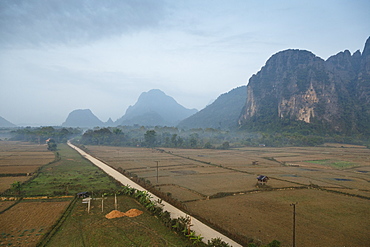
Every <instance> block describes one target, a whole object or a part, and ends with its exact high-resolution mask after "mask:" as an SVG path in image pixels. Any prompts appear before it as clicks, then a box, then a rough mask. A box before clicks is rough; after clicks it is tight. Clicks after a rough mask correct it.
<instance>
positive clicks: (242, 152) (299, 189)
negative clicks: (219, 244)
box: [88, 144, 370, 246]
mask: <svg viewBox="0 0 370 247" xmlns="http://www.w3.org/2000/svg"><path fill="white" fill-rule="evenodd" d="M88 149H89V152H90V153H92V154H93V155H95V156H96V157H98V158H100V159H102V160H104V161H105V162H107V163H108V164H110V165H111V166H113V167H116V168H120V169H122V170H126V171H127V172H130V173H131V174H136V175H137V176H139V177H141V178H143V179H145V180H146V181H148V180H149V181H150V182H151V184H152V185H155V186H156V187H157V188H159V189H160V190H161V191H162V192H165V193H170V194H171V196H172V197H173V198H176V199H177V200H179V201H182V202H183V203H185V205H186V207H187V209H188V210H189V211H190V212H191V213H192V214H194V215H199V216H201V217H202V218H205V219H206V220H209V221H210V222H212V223H214V224H216V225H218V226H220V227H222V228H224V229H226V230H227V231H229V232H231V233H235V234H242V235H244V236H247V237H250V238H254V239H260V240H261V241H262V242H263V243H264V244H266V243H268V242H270V241H271V240H273V239H277V240H280V241H282V242H283V246H291V227H292V226H291V225H292V223H291V222H292V207H290V206H289V205H290V203H293V202H298V205H297V210H299V211H298V212H299V213H298V214H297V220H298V219H299V217H298V216H300V223H297V224H299V228H298V230H299V231H298V232H300V233H301V235H300V236H299V235H297V245H298V246H315V245H316V244H317V243H320V244H319V245H320V246H363V244H362V243H365V242H368V240H369V238H368V237H367V232H368V231H369V230H370V229H369V227H370V222H369V220H366V226H364V225H363V224H356V222H363V218H367V219H368V218H369V217H367V215H368V213H367V212H369V211H370V206H369V205H370V203H369V200H370V149H367V148H365V147H362V146H354V145H350V146H346V145H340V146H337V145H331V144H327V145H326V146H322V147H289V148H268V147H246V148H239V149H230V150H205V149H165V152H162V151H156V150H152V149H146V148H119V147H104V146H88ZM156 161H158V166H159V169H158V183H157V176H156V175H157V169H156ZM315 161H316V162H315ZM261 174H262V175H267V176H268V177H269V178H270V180H269V181H268V183H267V184H266V185H265V186H259V187H256V182H257V180H256V177H257V176H258V175H261ZM310 188H311V189H310ZM312 188H320V189H322V190H319V189H312ZM348 195H351V196H348ZM208 196H209V197H210V198H211V199H209V200H207V198H208ZM220 197H221V198H220ZM225 212H228V213H227V214H225ZM298 232H297V234H298ZM298 236H299V237H298ZM298 238H299V241H298Z"/></svg>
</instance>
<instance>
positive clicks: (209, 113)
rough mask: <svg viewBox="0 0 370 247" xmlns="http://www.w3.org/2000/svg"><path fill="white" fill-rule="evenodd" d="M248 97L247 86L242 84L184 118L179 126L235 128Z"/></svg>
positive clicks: (187, 127) (188, 127) (189, 127)
mask: <svg viewBox="0 0 370 247" xmlns="http://www.w3.org/2000/svg"><path fill="white" fill-rule="evenodd" d="M246 98H247V86H241V87H238V88H235V89H233V90H231V91H230V92H228V93H224V94H222V95H220V96H219V97H218V98H217V99H216V100H215V101H214V102H213V103H212V104H210V105H208V106H206V108H204V109H203V110H201V111H199V112H197V113H195V114H194V115H192V116H190V117H188V118H186V119H184V120H183V121H181V122H180V123H179V124H178V127H179V128H186V129H191V128H214V129H235V128H237V127H238V119H239V117H240V113H241V112H242V109H243V106H244V105H245V102H246Z"/></svg>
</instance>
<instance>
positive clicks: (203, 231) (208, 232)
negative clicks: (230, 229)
mask: <svg viewBox="0 0 370 247" xmlns="http://www.w3.org/2000/svg"><path fill="white" fill-rule="evenodd" d="M68 145H69V146H70V147H71V148H73V149H75V150H76V151H77V152H79V153H80V154H81V155H82V156H83V157H84V158H86V159H88V160H89V161H90V162H91V163H93V164H94V165H96V166H97V167H99V168H100V169H102V170H103V171H104V172H105V173H107V174H108V175H109V176H111V177H113V178H114V179H116V180H117V181H119V182H120V183H122V184H123V185H129V186H130V187H133V188H135V189H137V190H141V191H146V190H145V189H144V188H143V187H141V186H140V185H138V184H136V183H134V182H133V181H131V180H130V179H128V178H127V177H125V176H124V175H123V174H121V173H119V172H118V171H116V170H114V169H113V168H111V167H110V166H108V165H107V164H105V163H103V162H101V161H100V160H98V159H96V158H94V157H92V156H91V155H89V154H87V153H86V152H84V151H83V150H81V149H79V148H77V147H76V146H74V145H73V144H71V143H70V142H68ZM148 194H150V195H151V197H152V198H153V200H155V201H158V200H159V199H160V198H159V197H157V196H156V195H153V194H152V193H150V192H149V191H148ZM161 204H162V205H163V210H164V211H168V212H170V213H171V217H172V218H179V217H186V216H190V217H191V223H192V227H191V229H192V230H193V231H195V233H196V234H197V235H201V236H202V237H203V241H204V242H205V243H207V241H208V240H211V239H213V238H221V239H222V240H223V241H224V242H226V243H228V244H229V245H231V246H233V247H239V246H240V247H242V245H240V244H238V243H236V242H235V241H233V240H231V239H230V238H228V237H226V236H225V235H223V234H221V233H219V232H218V231H216V230H214V229H212V228H210V227H209V226H207V225H205V224H203V223H202V222H200V221H199V220H197V219H196V218H194V217H192V216H191V215H188V214H186V213H184V212H182V211H181V210H179V209H177V208H175V207H174V206H172V205H171V204H169V203H167V202H165V201H162V203H161Z"/></svg>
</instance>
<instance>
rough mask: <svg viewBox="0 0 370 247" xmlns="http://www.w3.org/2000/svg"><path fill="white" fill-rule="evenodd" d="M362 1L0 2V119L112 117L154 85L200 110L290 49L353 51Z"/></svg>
mask: <svg viewBox="0 0 370 247" xmlns="http://www.w3.org/2000/svg"><path fill="white" fill-rule="evenodd" d="M369 10H370V1H368V0H347V1H343V0H324V1H323V0H319V1H317V0H307V1H305V0H299V1H295V0H291V1H286V0H279V1H275V0H269V1H266V0H254V1H251V0H239V1H236V0H235V1H234V0H223V1H217V0H204V1H203V0H193V1H192V0H184V1H179V0H167V1H161V0H142V1H133V0H127V1H125V0H104V1H101V0H79V1H76V0H34V1H29V0H0V116H2V117H4V118H5V119H7V120H9V121H10V122H12V123H14V124H19V125H60V124H62V123H63V122H64V120H65V119H66V117H67V116H68V114H69V113H70V112H71V111H72V110H75V109H87V108H88V109H91V110H92V112H93V113H94V114H95V115H96V116H97V117H98V118H100V119H101V120H102V121H107V120H108V118H109V117H111V118H112V119H113V121H115V120H116V119H118V118H120V117H121V116H123V115H124V113H125V111H126V109H127V107H128V106H129V105H133V104H135V102H136V100H137V99H138V97H139V96H140V94H141V93H142V92H146V91H149V90H150V89H161V90H162V91H164V92H165V93H166V94H167V95H169V96H172V97H173V98H175V99H176V101H177V102H178V103H180V104H182V105H183V106H185V107H187V108H197V109H198V110H200V109H202V108H204V107H205V106H206V105H207V104H208V103H209V102H210V101H211V100H214V99H216V98H217V97H218V96H219V95H220V94H222V93H225V92H228V91H230V90H231V89H233V88H235V87H238V86H242V85H246V84H247V83H248V80H249V78H250V77H251V76H252V75H253V74H255V73H257V72H258V71H259V70H260V69H261V67H262V66H264V64H265V62H266V60H267V59H268V58H269V57H270V56H271V55H273V54H275V53H276V52H278V51H281V50H285V49H289V48H294V49H305V50H309V51H312V52H313V53H314V54H316V55H317V56H319V57H321V58H323V59H327V58H328V57H329V56H331V55H334V54H336V53H338V52H340V51H343V50H346V49H348V50H349V51H350V52H351V53H353V52H355V51H356V50H360V51H361V52H362V50H363V47H364V44H365V41H366V39H367V38H368V37H369V35H370V12H369Z"/></svg>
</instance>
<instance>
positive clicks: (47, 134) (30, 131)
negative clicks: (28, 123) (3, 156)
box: [10, 126, 82, 144]
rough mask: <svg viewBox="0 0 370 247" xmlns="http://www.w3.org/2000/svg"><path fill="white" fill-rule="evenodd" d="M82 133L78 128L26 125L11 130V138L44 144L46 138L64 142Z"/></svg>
mask: <svg viewBox="0 0 370 247" xmlns="http://www.w3.org/2000/svg"><path fill="white" fill-rule="evenodd" d="M81 133H82V130H81V129H76V128H54V127H51V126H49V127H38V128H31V127H26V128H21V129H17V130H13V131H11V136H12V137H11V138H10V140H12V141H27V142H35V143H40V144H41V143H42V144H44V143H46V140H48V139H52V140H53V141H54V142H55V143H63V142H67V140H69V139H71V138H73V137H75V136H77V135H81Z"/></svg>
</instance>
